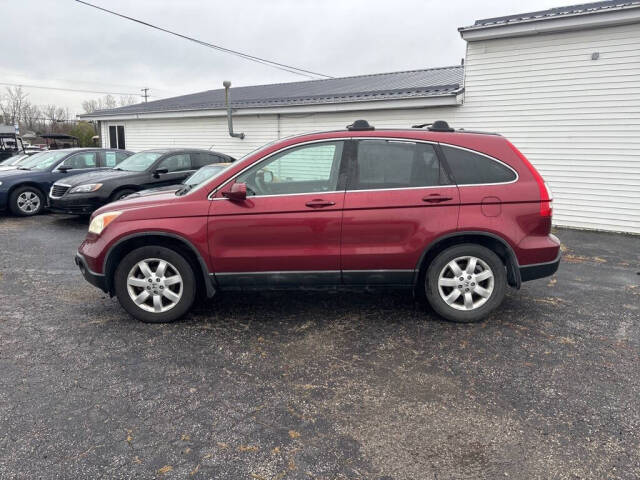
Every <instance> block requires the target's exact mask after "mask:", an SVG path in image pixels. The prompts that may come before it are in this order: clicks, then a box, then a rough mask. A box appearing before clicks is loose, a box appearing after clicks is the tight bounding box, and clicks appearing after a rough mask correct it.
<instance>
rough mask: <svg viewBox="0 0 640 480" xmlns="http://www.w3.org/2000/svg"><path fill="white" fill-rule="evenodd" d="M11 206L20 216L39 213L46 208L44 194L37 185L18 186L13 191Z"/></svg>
mask: <svg viewBox="0 0 640 480" xmlns="http://www.w3.org/2000/svg"><path fill="white" fill-rule="evenodd" d="M9 207H10V208H11V211H12V212H13V214H14V215H18V216H20V217H31V216H33V215H37V214H39V213H40V212H41V211H42V209H43V208H44V195H42V192H41V191H40V190H38V189H37V188H35V187H30V186H26V187H18V188H16V189H15V190H14V191H13V192H11V196H10V197H9Z"/></svg>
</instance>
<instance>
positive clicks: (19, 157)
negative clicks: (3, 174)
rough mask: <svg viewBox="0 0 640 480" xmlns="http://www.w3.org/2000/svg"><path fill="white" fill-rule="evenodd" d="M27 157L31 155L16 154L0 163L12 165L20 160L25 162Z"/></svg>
mask: <svg viewBox="0 0 640 480" xmlns="http://www.w3.org/2000/svg"><path fill="white" fill-rule="evenodd" d="M27 158H29V155H15V156H13V157H9V158H7V159H6V160H4V161H2V162H0V165H3V166H5V167H6V166H10V165H17V164H18V163H20V162H24V161H25V160H26V159H27Z"/></svg>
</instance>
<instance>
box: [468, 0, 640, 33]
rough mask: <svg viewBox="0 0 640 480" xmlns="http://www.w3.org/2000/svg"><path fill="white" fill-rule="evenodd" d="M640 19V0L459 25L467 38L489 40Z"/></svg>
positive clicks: (606, 25) (638, 21)
mask: <svg viewBox="0 0 640 480" xmlns="http://www.w3.org/2000/svg"><path fill="white" fill-rule="evenodd" d="M633 23H640V4H634V5H626V6H624V7H619V8H617V9H615V10H613V9H608V10H603V11H588V10H587V11H585V12H580V13H574V14H564V15H558V16H557V17H533V18H530V19H526V20H518V21H513V22H511V23H509V22H504V23H493V24H489V25H482V24H480V25H472V26H469V27H461V28H459V29H458V32H460V36H461V37H462V38H463V39H464V40H466V41H468V42H473V41H477V40H490V39H494V38H509V37H523V36H528V35H541V34H545V33H556V32H566V31H572V30H586V29H591V28H599V27H610V26H617V25H627V24H633Z"/></svg>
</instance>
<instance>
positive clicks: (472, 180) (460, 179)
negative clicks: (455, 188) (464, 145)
mask: <svg viewBox="0 0 640 480" xmlns="http://www.w3.org/2000/svg"><path fill="white" fill-rule="evenodd" d="M442 151H443V152H444V155H445V157H446V159H447V163H448V164H449V168H451V173H452V174H453V178H454V180H455V181H456V183H457V184H458V185H476V184H487V183H509V182H513V181H514V180H516V178H517V176H516V174H515V172H514V171H513V170H511V169H510V168H509V167H507V166H506V165H503V164H502V163H500V162H498V161H496V160H493V159H491V158H489V157H485V156H484V155H480V154H479V153H474V152H471V151H469V150H463V149H461V148H456V147H449V146H446V145H442Z"/></svg>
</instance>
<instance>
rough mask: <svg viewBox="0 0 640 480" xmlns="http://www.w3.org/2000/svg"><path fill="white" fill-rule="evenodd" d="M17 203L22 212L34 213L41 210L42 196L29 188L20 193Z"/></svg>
mask: <svg viewBox="0 0 640 480" xmlns="http://www.w3.org/2000/svg"><path fill="white" fill-rule="evenodd" d="M17 204H18V208H19V209H20V211H21V212H23V213H25V214H27V215H32V214H34V213H36V212H37V211H38V210H40V197H39V196H38V195H36V194H35V193H34V192H32V191H30V190H27V191H26V192H22V193H21V194H20V195H18V199H17Z"/></svg>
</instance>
